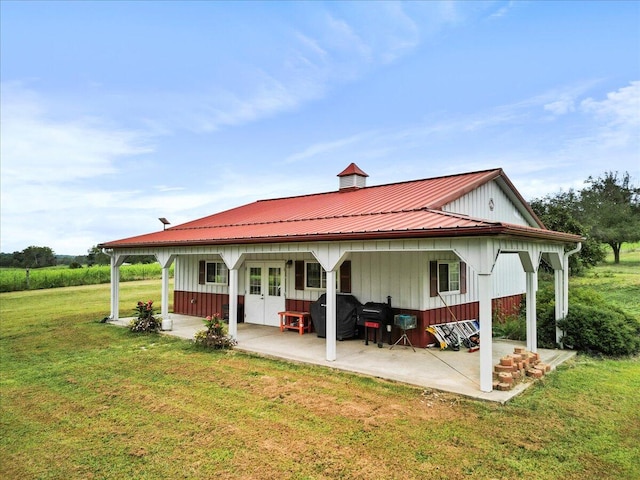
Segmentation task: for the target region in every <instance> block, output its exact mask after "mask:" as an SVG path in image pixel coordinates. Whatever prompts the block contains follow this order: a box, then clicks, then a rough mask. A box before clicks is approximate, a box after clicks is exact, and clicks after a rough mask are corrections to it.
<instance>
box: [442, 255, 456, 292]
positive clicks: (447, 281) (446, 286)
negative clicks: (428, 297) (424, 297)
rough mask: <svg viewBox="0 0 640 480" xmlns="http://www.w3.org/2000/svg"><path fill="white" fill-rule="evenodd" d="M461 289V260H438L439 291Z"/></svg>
mask: <svg viewBox="0 0 640 480" xmlns="http://www.w3.org/2000/svg"><path fill="white" fill-rule="evenodd" d="M459 291H460V262H453V261H452V262H438V292H441V293H454V292H455V293H457V292H459Z"/></svg>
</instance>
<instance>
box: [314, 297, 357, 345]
mask: <svg viewBox="0 0 640 480" xmlns="http://www.w3.org/2000/svg"><path fill="white" fill-rule="evenodd" d="M361 305H362V304H361V303H360V302H359V301H358V299H357V298H356V297H354V296H353V295H345V294H341V293H339V294H337V295H336V338H337V339H338V340H346V339H348V338H353V337H355V336H357V334H358V332H357V327H356V318H357V317H356V316H357V313H358V307H360V306H361ZM310 312H311V320H312V321H313V329H314V330H315V331H316V333H317V335H318V337H320V338H325V337H326V332H327V294H326V293H323V294H322V295H321V296H320V298H318V300H316V301H315V302H313V303H312V304H311V307H310Z"/></svg>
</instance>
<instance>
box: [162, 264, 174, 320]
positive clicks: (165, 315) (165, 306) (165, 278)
mask: <svg viewBox="0 0 640 480" xmlns="http://www.w3.org/2000/svg"><path fill="white" fill-rule="evenodd" d="M161 304H162V309H161V311H160V315H161V316H162V330H171V329H172V328H173V321H172V320H171V318H170V317H169V267H168V266H166V267H165V266H164V265H163V266H162V300H161Z"/></svg>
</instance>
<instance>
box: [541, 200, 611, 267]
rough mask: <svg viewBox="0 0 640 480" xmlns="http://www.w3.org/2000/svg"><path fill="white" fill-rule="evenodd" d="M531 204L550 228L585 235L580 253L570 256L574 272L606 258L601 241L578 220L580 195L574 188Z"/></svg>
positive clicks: (570, 264)
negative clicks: (590, 233) (591, 234)
mask: <svg viewBox="0 0 640 480" xmlns="http://www.w3.org/2000/svg"><path fill="white" fill-rule="evenodd" d="M530 204H531V208H533V211H534V212H536V215H538V217H539V218H540V220H542V223H544V225H545V226H546V227H547V228H548V229H550V230H555V231H558V232H566V233H573V234H575V235H580V236H582V237H585V240H584V241H583V242H582V249H581V250H580V253H579V254H578V255H572V256H571V257H569V267H570V268H571V271H572V272H574V273H575V272H578V271H580V270H581V269H582V268H583V267H592V266H594V265H597V264H598V263H599V262H601V261H602V260H604V258H605V252H604V250H603V248H602V246H601V244H600V242H599V241H598V240H596V239H594V238H593V237H592V236H590V235H589V229H588V227H586V226H584V225H583V224H582V223H581V222H580V221H579V220H578V215H577V212H578V211H579V209H580V207H579V204H580V197H579V195H578V194H577V193H576V192H575V191H574V190H569V191H568V192H560V193H558V194H556V195H547V196H546V197H544V198H540V199H535V200H532V201H531V202H530ZM572 248H573V247H572Z"/></svg>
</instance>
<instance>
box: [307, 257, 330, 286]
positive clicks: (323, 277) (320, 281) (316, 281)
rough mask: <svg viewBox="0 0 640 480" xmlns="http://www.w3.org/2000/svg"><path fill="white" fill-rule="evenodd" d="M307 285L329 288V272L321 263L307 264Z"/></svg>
mask: <svg viewBox="0 0 640 480" xmlns="http://www.w3.org/2000/svg"><path fill="white" fill-rule="evenodd" d="M305 286H306V287H307V288H327V272H325V271H324V269H323V268H322V267H321V266H320V264H319V263H312V262H307V263H306V264H305Z"/></svg>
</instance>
